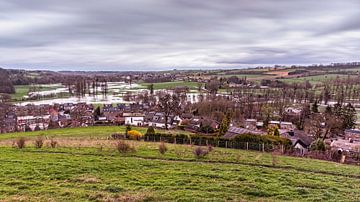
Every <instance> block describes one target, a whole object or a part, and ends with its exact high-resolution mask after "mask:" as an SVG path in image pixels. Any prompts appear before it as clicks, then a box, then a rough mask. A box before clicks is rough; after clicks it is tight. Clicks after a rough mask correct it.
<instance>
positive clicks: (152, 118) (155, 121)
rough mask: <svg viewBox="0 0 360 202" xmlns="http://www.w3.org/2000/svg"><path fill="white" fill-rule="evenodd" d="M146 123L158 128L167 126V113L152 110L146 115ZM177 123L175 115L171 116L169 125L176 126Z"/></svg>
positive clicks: (170, 126) (169, 126) (168, 121)
mask: <svg viewBox="0 0 360 202" xmlns="http://www.w3.org/2000/svg"><path fill="white" fill-rule="evenodd" d="M145 117H146V125H149V126H153V127H156V128H166V125H165V123H166V122H165V115H164V114H163V113H161V112H156V113H155V112H150V113H148V114H147V115H146V116H145ZM176 125H177V124H176V123H175V122H174V116H169V117H168V120H167V127H168V128H174V127H175V126H176Z"/></svg>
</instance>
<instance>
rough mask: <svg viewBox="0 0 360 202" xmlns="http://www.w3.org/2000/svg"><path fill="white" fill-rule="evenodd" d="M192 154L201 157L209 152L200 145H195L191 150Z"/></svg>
mask: <svg viewBox="0 0 360 202" xmlns="http://www.w3.org/2000/svg"><path fill="white" fill-rule="evenodd" d="M193 154H194V155H195V157H196V158H198V159H199V158H203V157H205V156H206V155H208V154H209V151H208V150H206V149H203V148H202V147H196V148H195V149H194V151H193Z"/></svg>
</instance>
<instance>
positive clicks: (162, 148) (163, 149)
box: [159, 142, 168, 154]
mask: <svg viewBox="0 0 360 202" xmlns="http://www.w3.org/2000/svg"><path fill="white" fill-rule="evenodd" d="M167 150H168V148H167V147H166V145H165V143H164V142H161V143H160V144H159V152H160V154H165V153H166V152H167Z"/></svg>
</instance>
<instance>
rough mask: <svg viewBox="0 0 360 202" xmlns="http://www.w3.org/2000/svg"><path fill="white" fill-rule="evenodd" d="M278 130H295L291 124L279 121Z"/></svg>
mask: <svg viewBox="0 0 360 202" xmlns="http://www.w3.org/2000/svg"><path fill="white" fill-rule="evenodd" d="M280 129H285V130H293V129H295V126H294V124H292V123H291V122H285V121H281V122H280Z"/></svg>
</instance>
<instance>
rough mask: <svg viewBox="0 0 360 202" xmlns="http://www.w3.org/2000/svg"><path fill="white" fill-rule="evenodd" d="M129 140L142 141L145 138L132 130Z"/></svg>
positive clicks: (129, 132) (129, 133)
mask: <svg viewBox="0 0 360 202" xmlns="http://www.w3.org/2000/svg"><path fill="white" fill-rule="evenodd" d="M128 135H129V138H130V139H132V140H140V139H141V138H142V137H143V134H141V133H140V132H139V131H137V130H130V131H128Z"/></svg>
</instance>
